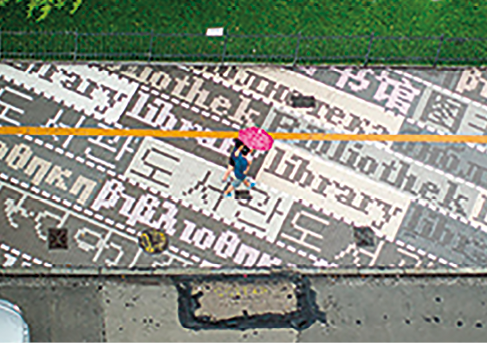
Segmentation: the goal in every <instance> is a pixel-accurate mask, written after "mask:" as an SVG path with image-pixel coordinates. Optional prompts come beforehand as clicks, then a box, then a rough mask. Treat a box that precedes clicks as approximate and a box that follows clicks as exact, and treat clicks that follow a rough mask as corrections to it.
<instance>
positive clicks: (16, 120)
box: [0, 63, 487, 268]
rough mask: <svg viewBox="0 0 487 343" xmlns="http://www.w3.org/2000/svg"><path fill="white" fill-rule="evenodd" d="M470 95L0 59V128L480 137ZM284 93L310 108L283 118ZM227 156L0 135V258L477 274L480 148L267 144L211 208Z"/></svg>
mask: <svg viewBox="0 0 487 343" xmlns="http://www.w3.org/2000/svg"><path fill="white" fill-rule="evenodd" d="M486 85H487V75H486V73H485V72H483V71H479V70H475V69H472V70H453V71H419V70H389V69H352V68H314V67H309V68H296V69H289V68H279V67H254V68H250V67H208V66H200V67H198V66H153V65H129V64H122V65H108V64H107V65H105V64H85V65H59V64H50V63H3V64H0V125H4V126H6V125H19V126H27V125H29V126H49V127H100V128H109V127H113V128H160V129H169V130H238V129H241V128H244V127H248V126H252V125H257V126H261V127H263V128H265V129H267V130H271V131H285V132H344V133H392V134H394V133H432V134H442V135H444V134H485V133H486V132H487V88H486V87H487V86H486ZM296 93H299V94H303V95H309V96H314V97H315V99H316V106H315V107H314V108H308V109H298V108H293V107H292V106H291V104H290V101H289V99H290V96H291V95H292V94H296ZM231 149H232V142H231V140H219V139H156V138H151V137H145V138H133V137H129V138H127V137H84V138H81V137H73V136H69V137H53V136H39V137H35V136H28V135H24V136H20V135H18V136H2V137H0V223H1V224H2V226H1V229H0V230H1V231H0V232H1V235H0V248H1V251H0V263H1V264H2V265H3V267H15V266H24V267H31V266H35V265H44V266H47V267H50V266H53V265H71V266H107V267H157V268H158V267H166V266H190V265H191V266H200V267H209V268H219V267H222V266H244V267H269V266H297V265H299V266H316V267H323V268H332V267H337V266H342V267H350V266H353V267H355V266H399V267H402V266H417V267H424V268H434V267H436V266H449V267H451V268H457V267H459V266H486V264H487V249H485V248H486V246H487V234H486V233H487V157H486V149H485V147H483V146H481V145H476V144H449V145H446V144H426V143H424V144H419V143H415V144H412V143H394V144H392V143H383V142H382V143H370V142H367V143H357V142H349V143H333V142H311V141H309V142H293V141H287V142H284V141H281V142H277V143H276V144H275V147H274V148H273V149H272V150H271V151H270V152H268V153H257V154H255V155H254V156H253V163H252V168H251V171H250V175H251V176H252V177H253V178H255V179H256V181H257V187H256V188H255V189H253V190H252V191H251V193H252V196H253V198H252V199H251V200H250V201H239V200H234V199H224V198H222V196H221V193H222V191H223V189H224V187H225V184H223V183H222V182H221V177H222V175H223V173H224V171H225V169H226V164H227V161H228V156H229V154H230V151H231ZM360 227H368V228H369V229H367V230H368V231H367V232H369V235H370V236H371V237H368V238H367V239H365V240H364V239H362V238H361V237H359V236H360V233H359V232H358V231H357V228H360ZM148 228H154V229H157V230H162V231H163V232H164V233H166V234H167V236H168V238H169V246H168V249H167V250H166V251H165V252H164V253H162V254H160V255H147V254H146V253H145V252H143V250H142V249H140V248H139V246H138V236H139V234H140V232H142V231H143V230H145V229H148ZM50 229H66V230H67V233H68V248H67V249H49V244H48V241H49V239H48V232H49V230H50ZM365 241H367V242H365ZM364 242H365V243H364Z"/></svg>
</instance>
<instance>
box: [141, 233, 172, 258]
mask: <svg viewBox="0 0 487 343" xmlns="http://www.w3.org/2000/svg"><path fill="white" fill-rule="evenodd" d="M139 246H140V247H141V248H142V249H143V250H144V251H145V252H146V253H148V254H160V253H162V252H163V251H164V249H166V248H167V238H166V235H165V234H164V233H162V232H161V231H158V230H155V229H149V230H145V231H143V232H142V233H141V235H140V236H139Z"/></svg>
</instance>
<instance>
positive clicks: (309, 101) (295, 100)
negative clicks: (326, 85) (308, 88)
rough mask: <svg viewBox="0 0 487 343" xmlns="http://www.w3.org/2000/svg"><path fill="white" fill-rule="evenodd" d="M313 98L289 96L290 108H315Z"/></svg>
mask: <svg viewBox="0 0 487 343" xmlns="http://www.w3.org/2000/svg"><path fill="white" fill-rule="evenodd" d="M315 104H316V102H315V97H314V96H304V95H291V106H292V107H295V108H308V107H315Z"/></svg>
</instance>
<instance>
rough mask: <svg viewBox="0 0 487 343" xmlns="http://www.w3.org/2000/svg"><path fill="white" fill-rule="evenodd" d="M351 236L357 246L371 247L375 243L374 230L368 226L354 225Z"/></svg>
mask: <svg viewBox="0 0 487 343" xmlns="http://www.w3.org/2000/svg"><path fill="white" fill-rule="evenodd" d="M353 238H354V240H355V244H357V246H358V247H373V246H374V245H375V235H374V231H372V229H371V228H370V227H368V226H364V227H354V228H353Z"/></svg>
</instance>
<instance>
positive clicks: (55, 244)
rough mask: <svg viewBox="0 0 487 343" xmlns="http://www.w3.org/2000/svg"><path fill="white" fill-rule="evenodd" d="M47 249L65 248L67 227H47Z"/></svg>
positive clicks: (66, 244) (66, 246) (66, 245)
mask: <svg viewBox="0 0 487 343" xmlns="http://www.w3.org/2000/svg"><path fill="white" fill-rule="evenodd" d="M48 242H49V249H67V248H68V230H67V229H49V231H48Z"/></svg>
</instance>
